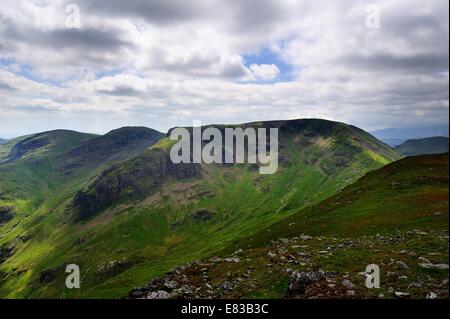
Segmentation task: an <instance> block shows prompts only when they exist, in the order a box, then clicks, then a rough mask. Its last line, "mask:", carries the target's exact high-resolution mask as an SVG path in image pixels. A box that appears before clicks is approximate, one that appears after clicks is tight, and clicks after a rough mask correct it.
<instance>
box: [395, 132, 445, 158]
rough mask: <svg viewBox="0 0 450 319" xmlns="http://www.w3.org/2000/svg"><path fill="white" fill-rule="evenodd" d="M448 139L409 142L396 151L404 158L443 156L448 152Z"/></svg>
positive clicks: (425, 139)
mask: <svg viewBox="0 0 450 319" xmlns="http://www.w3.org/2000/svg"><path fill="white" fill-rule="evenodd" d="M448 145H449V140H448V137H444V136H437V137H430V138H422V139H417V140H408V141H406V142H405V143H403V144H401V145H398V146H397V147H395V150H396V151H397V152H398V153H399V154H400V155H402V156H414V155H424V154H441V153H446V152H448Z"/></svg>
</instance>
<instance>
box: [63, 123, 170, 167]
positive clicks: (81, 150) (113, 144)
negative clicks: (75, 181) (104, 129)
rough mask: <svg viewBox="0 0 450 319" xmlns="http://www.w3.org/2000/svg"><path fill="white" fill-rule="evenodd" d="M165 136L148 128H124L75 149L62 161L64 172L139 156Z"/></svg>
mask: <svg viewBox="0 0 450 319" xmlns="http://www.w3.org/2000/svg"><path fill="white" fill-rule="evenodd" d="M164 136H165V134H163V133H161V132H158V131H155V130H152V129H149V128H146V127H123V128H120V129H117V130H113V131H111V132H109V133H107V134H105V135H103V136H98V137H95V138H92V139H90V140H88V141H86V142H85V143H83V144H81V145H80V146H78V147H76V148H73V149H72V150H71V151H70V152H68V153H67V154H66V155H65V158H64V159H62V160H61V161H62V162H63V164H62V169H63V170H69V171H71V170H76V169H86V166H92V165H98V164H99V163H103V164H104V163H111V162H114V161H121V160H125V159H128V158H132V157H134V156H137V155H139V154H140V153H141V152H142V151H143V150H145V149H147V148H149V147H150V146H152V145H153V144H155V143H156V142H157V141H158V140H160V139H161V138H163V137H164Z"/></svg>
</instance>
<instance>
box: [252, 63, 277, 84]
mask: <svg viewBox="0 0 450 319" xmlns="http://www.w3.org/2000/svg"><path fill="white" fill-rule="evenodd" d="M250 70H251V71H252V73H253V75H254V76H255V77H256V78H257V79H261V80H265V81H269V80H274V79H275V78H276V77H277V76H278V74H280V69H279V68H278V67H277V66H276V65H275V64H255V63H253V64H252V65H250Z"/></svg>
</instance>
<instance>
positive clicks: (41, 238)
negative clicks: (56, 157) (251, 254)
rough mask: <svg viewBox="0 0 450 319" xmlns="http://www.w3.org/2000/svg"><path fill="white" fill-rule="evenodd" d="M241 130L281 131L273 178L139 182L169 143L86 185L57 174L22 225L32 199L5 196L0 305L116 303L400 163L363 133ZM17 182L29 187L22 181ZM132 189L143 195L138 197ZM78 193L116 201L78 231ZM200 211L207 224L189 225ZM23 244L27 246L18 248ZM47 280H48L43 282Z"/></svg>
mask: <svg viewBox="0 0 450 319" xmlns="http://www.w3.org/2000/svg"><path fill="white" fill-rule="evenodd" d="M247 125H251V126H257V127H262V126H264V127H278V128H279V129H280V145H281V151H280V152H281V159H282V163H281V167H280V169H279V171H278V172H277V174H275V175H272V176H263V177H262V176H261V175H259V174H258V171H257V167H254V166H252V165H250V166H248V165H235V166H221V165H213V166H202V167H201V174H200V175H199V176H197V175H192V176H189V175H186V176H184V177H185V178H184V179H183V180H180V179H179V176H178V175H177V174H164V175H157V176H158V178H156V179H155V178H153V177H152V178H150V179H148V178H147V177H145V176H144V177H143V176H142V175H141V174H140V172H141V170H140V169H138V168H139V167H141V166H142V165H143V167H151V166H152V163H154V162H153V161H154V160H155V156H154V155H155V154H156V153H157V152H160V153H161V154H164V153H165V152H167V151H168V145H169V144H170V143H168V142H167V140H163V141H160V142H159V143H158V144H157V147H155V148H154V149H153V150H148V151H146V152H145V153H143V154H142V155H139V156H137V157H136V158H134V159H131V160H129V161H127V162H124V163H123V164H119V165H115V166H112V167H111V168H109V169H107V170H105V171H104V172H103V173H102V174H100V175H98V177H97V178H94V179H92V176H94V175H92V174H93V173H94V170H92V171H89V174H88V173H86V172H85V171H84V170H75V173H74V174H69V175H67V174H63V176H64V177H63V178H62V179H64V182H60V183H59V186H58V190H57V192H54V193H53V195H52V196H50V195H49V196H48V197H47V198H46V200H44V201H42V202H41V203H40V204H39V205H35V206H32V207H30V209H29V210H28V211H27V212H28V214H27V218H25V219H20V215H21V214H20V212H21V211H22V208H21V207H22V206H23V207H25V206H26V205H24V204H21V203H27V202H28V201H26V200H25V198H34V196H35V195H34V194H33V192H32V191H29V192H28V194H27V195H25V194H22V193H21V192H16V191H14V192H11V195H10V196H12V199H11V200H8V199H7V200H3V201H1V202H0V206H1V205H9V204H11V205H14V206H15V207H16V209H17V210H18V211H19V217H17V219H15V221H12V222H9V223H7V224H6V225H4V226H2V228H0V231H1V237H0V246H1V245H12V244H14V254H13V255H12V256H10V257H9V258H8V259H7V260H6V261H5V262H4V263H3V264H1V266H0V271H2V272H3V273H4V275H3V284H2V285H1V286H0V295H2V296H5V297H66V298H74V297H120V296H123V295H124V294H126V293H127V292H128V291H129V290H130V289H131V288H132V287H133V286H135V285H139V284H142V283H144V282H145V281H147V280H148V279H149V278H152V277H155V276H158V275H161V274H162V273H164V272H165V271H167V270H168V269H170V268H172V267H174V266H176V265H178V264H182V263H187V262H190V261H192V260H196V259H200V258H205V257H208V256H211V255H213V254H214V253H216V252H218V251H222V250H224V249H226V248H228V247H230V245H232V243H233V242H235V241H236V240H237V239H239V238H245V237H247V236H251V235H252V234H255V233H257V232H258V231H260V230H261V229H264V228H266V227H268V226H269V225H271V224H273V223H276V222H278V221H281V220H284V219H285V218H288V217H289V216H291V215H292V214H294V213H295V212H296V211H297V210H298V209H300V208H302V207H307V206H310V205H313V204H315V203H317V202H319V201H321V200H323V199H324V198H326V197H328V196H330V195H332V194H334V193H335V192H336V191H338V190H340V189H342V188H344V187H345V186H347V185H349V184H350V183H352V182H354V181H355V180H356V179H358V178H359V177H361V176H363V175H364V174H365V173H366V172H368V171H370V170H372V169H376V168H379V167H381V166H383V165H385V164H387V163H389V162H391V161H392V160H395V159H397V158H398V155H397V154H396V153H395V152H394V151H393V150H391V149H390V148H388V147H387V146H386V145H384V144H383V143H380V142H379V141H378V140H376V139H375V138H373V137H372V136H370V135H369V134H368V133H366V132H364V131H362V130H360V129H358V128H356V127H352V126H348V125H345V124H342V123H335V122H330V121H322V120H297V121H285V122H282V121H277V122H263V123H251V124H247ZM60 158H64V156H62V157H60ZM156 158H161V157H156ZM7 165H9V164H7ZM28 165H31V164H28ZM155 167H159V166H158V165H156V166H155ZM183 171H184V170H183V169H181V174H183ZM77 172H78V173H77ZM80 172H81V173H80ZM55 173H57V174H60V172H59V173H58V171H56V172H55ZM97 173H99V171H97ZM183 175H184V174H183ZM152 176H153V175H152ZM50 180H51V181H54V180H57V179H56V178H51V179H50ZM113 180H118V181H121V182H123V181H125V184H124V185H123V186H125V187H120V188H116V189H115V188H111V189H108V187H107V186H108V185H113V184H111V183H110V181H113ZM11 181H13V182H11ZM23 181H25V183H27V184H29V183H30V180H29V179H28V176H26V177H24V179H22V182H23ZM66 181H67V182H66ZM155 181H156V182H157V183H156V184H154V183H155ZM16 182H17V179H16V180H14V176H9V177H8V182H5V183H3V181H0V187H3V188H5V189H7V190H8V191H10V190H11V189H13V186H14V185H17V184H14V183H16ZM99 185H103V186H102V187H99ZM151 185H153V187H149V186H151ZM140 189H143V190H144V191H143V192H137V191H136V190H140ZM127 190H132V192H131V193H130V192H129V191H127ZM80 191H82V192H84V193H85V194H88V195H89V194H90V195H92V196H93V198H94V199H95V198H100V197H101V196H104V195H105V194H107V192H112V194H113V195H114V196H111V197H110V196H106V199H107V200H106V201H104V202H103V205H102V206H101V207H100V208H98V209H96V210H95V213H94V214H93V215H92V217H91V218H90V219H87V220H85V221H84V222H77V221H76V220H77V219H76V218H74V217H76V214H77V211H76V210H74V209H73V204H74V198H76V194H77V193H78V194H79V193H80ZM24 193H25V192H24ZM30 194H31V195H32V196H30ZM85 202H89V201H85ZM21 205H22V206H21ZM201 209H207V211H209V212H210V213H211V215H212V218H211V219H209V220H202V219H199V218H196V217H195V216H196V212H198V211H199V210H201ZM81 211H83V209H82V210H81ZM24 235H28V236H31V237H30V238H31V239H29V240H27V241H23V240H21V239H20V238H23V236H24ZM66 263H76V264H78V265H80V267H81V269H82V282H83V284H82V285H83V288H82V289H80V290H77V291H74V290H72V291H68V290H67V289H65V288H64V273H63V271H61V270H62V269H63V268H62V267H61V266H62V265H64V264H66ZM48 273H51V274H52V276H51V277H52V278H51V279H52V280H50V281H47V280H45V281H42V275H43V274H48ZM53 277H54V278H53ZM40 278H41V280H40Z"/></svg>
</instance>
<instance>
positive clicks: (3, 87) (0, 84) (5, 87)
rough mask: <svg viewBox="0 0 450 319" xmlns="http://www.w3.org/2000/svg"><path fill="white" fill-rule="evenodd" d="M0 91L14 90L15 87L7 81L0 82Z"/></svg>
mask: <svg viewBox="0 0 450 319" xmlns="http://www.w3.org/2000/svg"><path fill="white" fill-rule="evenodd" d="M0 91H7V92H12V91H16V88H15V87H13V86H11V85H9V84H8V83H3V82H0Z"/></svg>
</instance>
